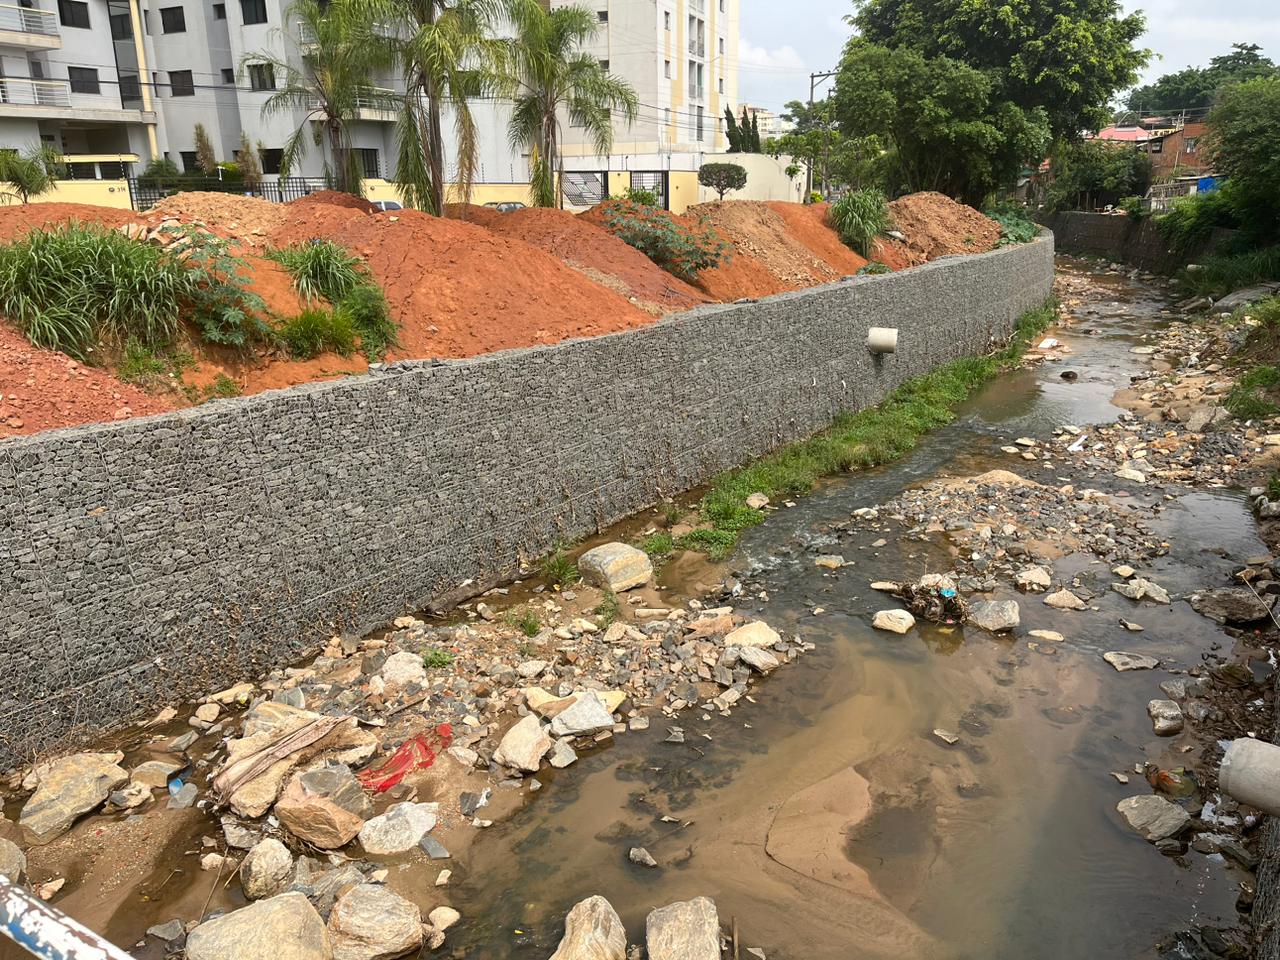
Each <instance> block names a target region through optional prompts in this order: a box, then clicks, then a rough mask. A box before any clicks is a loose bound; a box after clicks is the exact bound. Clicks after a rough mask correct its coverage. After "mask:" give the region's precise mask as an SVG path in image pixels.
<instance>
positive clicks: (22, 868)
mask: <svg viewBox="0 0 1280 960" xmlns="http://www.w3.org/2000/svg"><path fill="white" fill-rule="evenodd" d="M26 872H27V857H26V854H24V853H23V852H22V848H21V847H19V846H18V845H17V844H16V843H14V842H13V841H12V840H6V839H5V838H4V837H0V877H4V878H5V879H6V880H8V881H9V882H10V883H17V882H18V881H19V880H21V879H22V875H23V874H24V873H26Z"/></svg>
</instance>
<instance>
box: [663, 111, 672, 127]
mask: <svg viewBox="0 0 1280 960" xmlns="http://www.w3.org/2000/svg"><path fill="white" fill-rule="evenodd" d="M662 122H663V123H665V124H666V125H667V126H671V108H670V107H663V108H662Z"/></svg>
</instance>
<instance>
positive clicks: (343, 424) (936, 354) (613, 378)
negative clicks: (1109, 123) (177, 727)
mask: <svg viewBox="0 0 1280 960" xmlns="http://www.w3.org/2000/svg"><path fill="white" fill-rule="evenodd" d="M1052 280H1053V242H1052V239H1051V238H1049V237H1048V236H1047V235H1046V236H1045V237H1044V238H1042V239H1040V240H1039V241H1038V242H1035V243H1030V244H1023V245H1020V246H1011V247H1005V248H1002V249H999V250H996V251H993V252H991V253H986V254H980V255H976V256H970V257H947V258H944V259H942V260H938V261H935V262H933V263H930V264H926V265H924V266H922V267H918V268H915V269H912V270H906V271H903V272H901V273H895V274H890V275H886V276H866V277H859V278H857V279H854V280H850V281H847V282H842V283H837V284H831V285H829V286H825V287H819V288H816V289H812V290H805V291H799V292H795V293H786V294H781V295H778V296H775V297H769V298H766V299H763V300H760V301H758V302H744V303H737V304H725V305H715V306H707V307H703V308H701V309H698V310H695V311H692V312H690V313H686V314H682V315H679V316H673V317H668V318H666V319H663V320H660V321H658V322H656V323H654V324H652V325H650V326H647V327H642V328H639V329H636V330H630V331H626V332H623V333H617V334H613V335H609V336H603V337H596V338H594V339H589V340H573V341H568V342H566V343H562V344H558V345H554V346H545V347H535V348H532V349H526V350H509V351H506V352H503V353H496V354H491V355H488V356H481V357H475V358H473V359H469V360H458V361H447V362H442V361H416V362H409V363H402V364H396V365H394V366H392V367H390V368H387V369H386V370H383V371H379V372H376V373H372V374H369V375H367V376H361V377H349V378H346V379H343V380H337V381H332V382H327V383H313V384H307V385H303V386H298V387H294V388H292V389H289V390H282V391H274V392H269V393H264V394H259V395H257V396H252V397H244V398H241V399H235V400H225V401H217V402H213V403H208V404H205V405H203V406H200V407H195V408H192V409H188V410H181V411H177V412H174V413H169V414H163V415H160V416H155V417H147V418H141V419H135V420H128V421H122V422H116V423H105V424H99V425H95V426H88V427H78V428H72V429H67V430H58V431H51V432H47V433H43V434H37V435H35V436H31V437H22V438H15V439H11V440H5V441H3V442H0V558H3V576H0V770H3V769H5V768H8V767H10V766H12V765H14V764H18V763H23V762H27V761H29V760H30V759H31V758H32V755H33V754H38V753H43V752H46V751H49V750H51V749H55V748H58V747H62V746H69V745H71V744H74V743H79V742H84V741H85V740H86V739H87V738H89V737H90V736H92V735H94V734H97V733H101V732H102V731H104V730H107V729H110V728H115V727H119V726H121V725H123V724H126V723H128V722H130V721H131V720H133V719H136V718H138V717H140V716H143V715H144V714H149V713H151V712H153V711H154V710H155V708H156V707H157V706H159V705H161V704H166V703H171V702H175V701H177V700H179V699H180V698H183V697H187V696H192V695H196V694H200V693H206V692H208V691H210V690H212V689H216V688H218V687H219V686H222V685H226V684H227V683H228V682H230V681H233V680H237V679H239V678H242V677H245V676H249V675H253V674H257V673H259V672H261V671H264V670H265V669H267V668H269V667H270V666H272V665H276V664H283V663H289V662H291V661H293V660H296V659H298V658H300V657H302V656H304V655H306V654H309V653H313V652H314V651H315V650H316V649H317V648H318V647H319V646H320V645H322V644H324V643H326V642H327V641H328V638H329V637H331V636H333V635H334V634H335V633H344V632H350V633H360V632H363V631H366V630H369V629H372V628H374V627H377V626H379V625H381V624H383V623H385V622H387V621H388V620H390V619H391V618H393V617H395V616H397V615H398V614H400V613H402V612H404V611H406V610H418V609H421V608H423V607H424V606H427V605H429V604H430V603H431V602H432V601H433V600H435V599H437V598H439V597H442V596H445V595H449V594H451V593H455V594H456V592H457V591H458V588H459V587H460V585H462V584H464V583H467V584H472V585H473V587H474V586H476V585H482V584H486V583H491V582H493V581H494V580H496V579H498V578H501V577H504V576H510V575H513V574H515V573H516V572H517V570H518V569H519V568H520V567H521V565H522V564H525V563H529V562H531V561H533V560H534V559H535V558H537V557H538V556H539V555H540V554H542V553H544V552H546V551H547V550H549V549H550V548H551V547H552V546H553V545H554V544H555V543H556V542H557V541H560V540H563V539H572V538H575V537H579V536H582V535H583V534H585V533H588V532H591V531H594V530H596V529H597V527H598V526H600V525H604V524H608V523H610V522H612V521H615V520H618V519H620V518H621V517H623V516H626V515H629V514H631V513H633V512H635V511H637V510H639V509H642V508H644V507H646V506H649V505H652V504H653V503H655V502H657V501H658V500H659V499H660V498H661V497H662V496H663V495H664V494H670V493H672V492H675V491H680V490H685V489H688V488H689V487H692V486H694V485H696V484H697V483H699V482H701V481H704V480H706V479H707V478H708V477H710V476H712V475H713V474H715V473H717V472H719V471H721V470H723V469H725V468H727V467H731V466H733V465H735V464H739V463H742V462H744V461H746V460H749V459H751V458H753V457H756V456H759V455H761V454H763V453H766V452H768V451H770V450H773V449H775V448H777V447H778V446H780V445H781V444H784V443H787V442H789V441H793V440H796V439H799V438H801V437H805V436H807V435H809V434H811V433H813V432H814V431H816V430H819V429H821V428H823V427H825V426H827V425H828V424H829V423H830V422H831V420H832V419H833V418H834V417H835V416H836V415H837V414H838V413H840V412H841V411H845V410H858V409H862V408H865V407H868V406H871V405H872V404H875V403H877V402H878V401H880V400H881V399H882V398H883V397H884V396H885V395H886V394H887V393H888V392H889V391H891V390H893V389H894V388H895V387H897V386H898V385H899V384H901V383H902V382H903V381H904V380H905V379H907V378H909V377H913V376H918V375H920V374H923V373H926V372H928V371H930V370H932V369H934V368H935V367H937V366H938V365H940V364H943V363H947V362H949V361H951V360H955V359H957V358H959V357H962V356H966V355H972V354H979V353H983V352H984V351H986V350H988V349H989V348H990V346H991V344H992V343H993V342H996V341H999V340H1001V339H1003V338H1005V337H1007V336H1008V334H1009V332H1010V330H1011V329H1012V326H1013V323H1014V320H1015V319H1016V318H1017V317H1018V316H1019V315H1021V314H1023V313H1024V312H1026V311H1027V310H1030V309H1033V308H1036V307H1039V306H1040V305H1041V304H1043V303H1044V301H1045V300H1046V298H1047V297H1048V296H1049V294H1050V288H1051V284H1052ZM872 326H890V327H896V328H897V329H898V344H897V351H896V352H895V353H893V354H889V355H880V356H873V355H872V354H871V353H870V352H868V350H867V347H866V341H867V332H868V329H869V328H870V327H872Z"/></svg>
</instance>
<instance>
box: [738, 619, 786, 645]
mask: <svg viewBox="0 0 1280 960" xmlns="http://www.w3.org/2000/svg"><path fill="white" fill-rule="evenodd" d="M781 639H782V638H781V637H780V636H778V631H777V630H775V629H773V627H771V626H769V625H768V624H767V623H765V622H764V621H763V620H752V621H751V622H750V623H744V624H743V625H742V626H740V627H739V628H738V629H737V630H733V631H731V632H730V633H729V634H727V635H726V636H725V638H724V643H725V646H726V647H772V646H773V645H774V644H775V643H777V642H778V641H779V640H781Z"/></svg>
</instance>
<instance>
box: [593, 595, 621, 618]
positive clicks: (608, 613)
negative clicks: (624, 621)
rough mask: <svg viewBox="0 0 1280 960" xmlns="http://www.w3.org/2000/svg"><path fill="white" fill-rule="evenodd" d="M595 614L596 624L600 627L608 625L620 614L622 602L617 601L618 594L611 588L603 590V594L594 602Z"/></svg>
mask: <svg viewBox="0 0 1280 960" xmlns="http://www.w3.org/2000/svg"><path fill="white" fill-rule="evenodd" d="M595 616H596V624H597V625H598V626H601V627H608V626H609V625H610V624H612V623H613V622H614V621H615V620H617V619H618V618H619V617H620V616H622V604H621V603H619V602H618V595H617V594H616V593H614V592H613V591H612V590H605V592H604V596H603V597H601V598H600V602H599V603H598V604H596V609H595Z"/></svg>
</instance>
